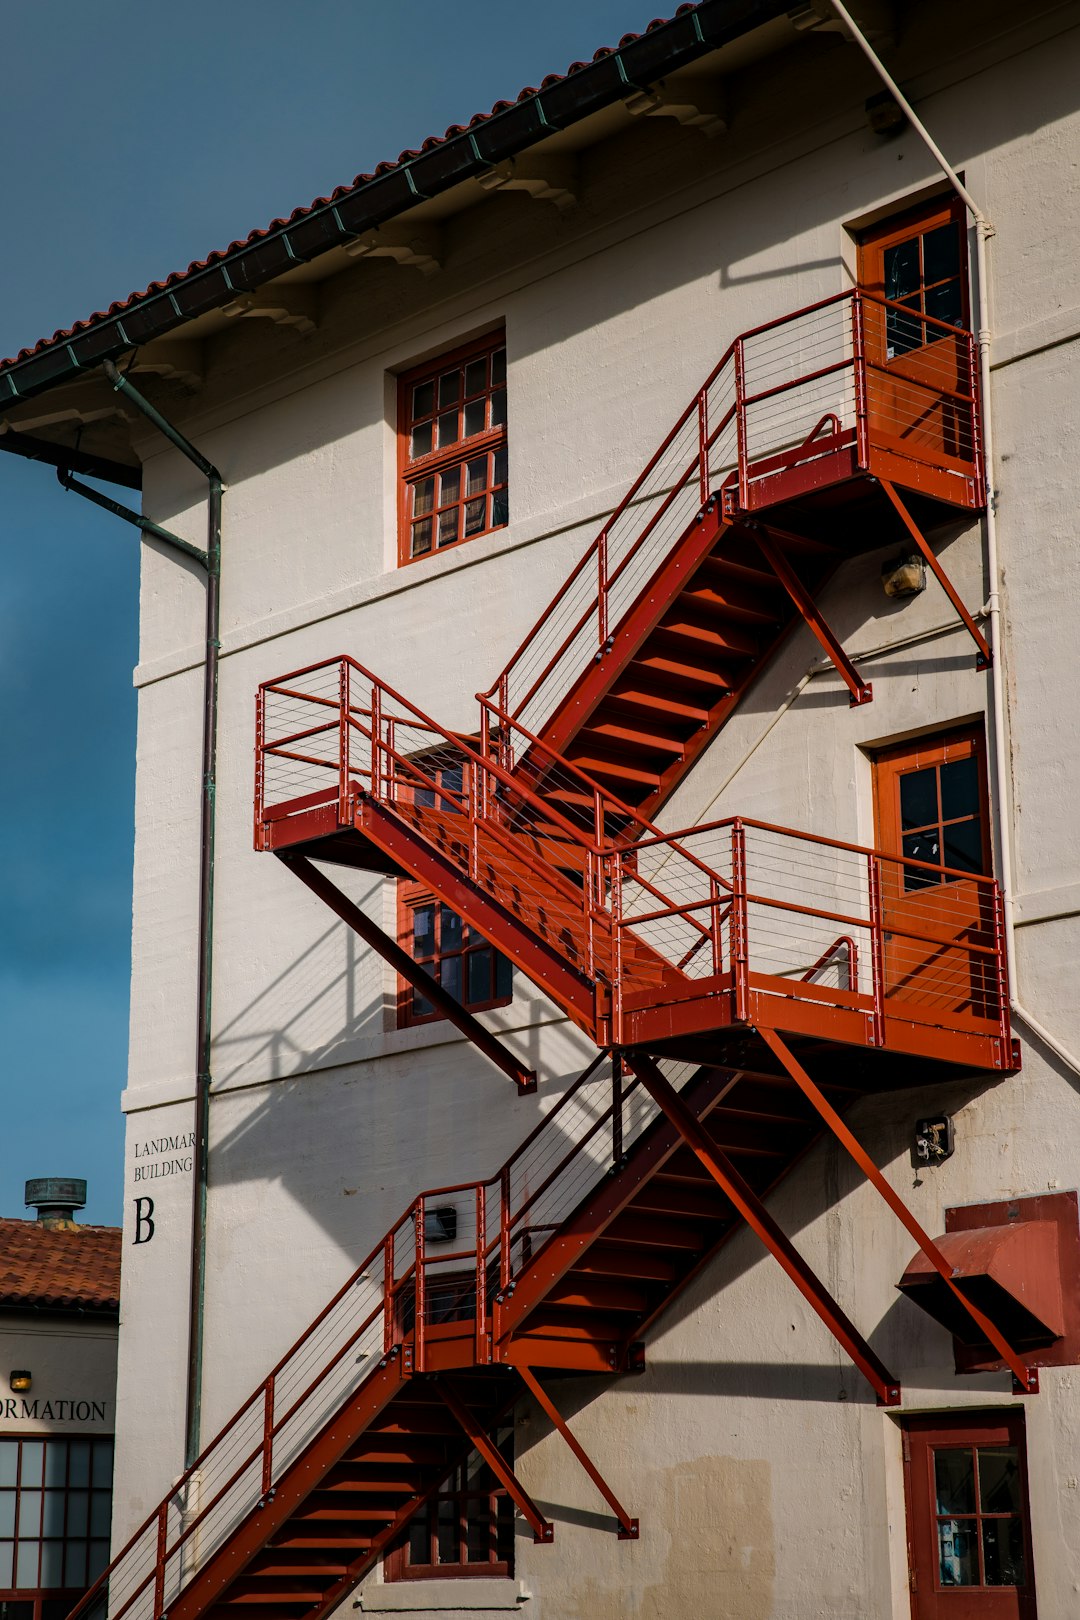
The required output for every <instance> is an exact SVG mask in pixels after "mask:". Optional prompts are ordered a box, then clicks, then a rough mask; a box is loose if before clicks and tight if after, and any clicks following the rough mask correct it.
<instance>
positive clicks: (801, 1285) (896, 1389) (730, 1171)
mask: <svg viewBox="0 0 1080 1620" xmlns="http://www.w3.org/2000/svg"><path fill="white" fill-rule="evenodd" d="M626 1061H627V1062H628V1063H629V1065H630V1067H631V1068H632V1069H633V1071H634V1073H635V1074H636V1075H637V1077H638V1079H639V1080H640V1081H641V1083H642V1085H643V1086H644V1087H645V1089H646V1091H648V1093H649V1094H650V1096H651V1097H652V1098H653V1099H654V1101H655V1102H656V1103H657V1105H658V1106H659V1107H660V1108H661V1109H662V1110H663V1112H664V1113H665V1114H666V1115H667V1117H668V1119H669V1120H670V1121H671V1123H672V1124H673V1125H674V1126H675V1129H676V1130H677V1131H678V1132H679V1135H680V1136H681V1137H682V1138H683V1140H684V1142H685V1143H686V1145H687V1147H688V1148H690V1150H691V1152H693V1153H694V1154H695V1155H696V1157H697V1158H698V1159H699V1160H700V1162H701V1163H702V1164H703V1165H704V1166H705V1169H706V1170H707V1171H708V1172H709V1174H710V1175H711V1176H712V1178H713V1180H714V1181H715V1182H716V1184H717V1186H718V1187H719V1188H720V1190H721V1191H722V1192H723V1193H724V1194H725V1195H726V1196H727V1197H728V1198H729V1199H730V1200H731V1202H732V1203H733V1204H734V1206H735V1208H736V1209H737V1210H738V1212H739V1214H740V1215H741V1216H742V1218H743V1220H744V1221H745V1222H746V1223H747V1225H748V1226H749V1227H751V1229H752V1230H753V1231H754V1232H756V1233H757V1235H758V1237H759V1238H760V1239H761V1241H762V1243H764V1245H765V1247H766V1248H767V1249H768V1251H769V1253H770V1254H771V1255H772V1256H773V1257H774V1258H775V1259H777V1260H779V1262H780V1264H781V1266H783V1268H784V1270H785V1271H786V1272H787V1274H788V1276H789V1277H790V1278H791V1280H792V1282H793V1283H794V1284H795V1286H796V1288H797V1289H798V1290H799V1292H800V1294H802V1296H803V1298H804V1299H805V1300H806V1301H807V1302H808V1303H809V1304H810V1305H812V1306H813V1308H814V1310H815V1311H816V1312H817V1314H818V1316H819V1317H820V1318H821V1320H822V1321H823V1322H824V1324H825V1326H826V1327H827V1328H828V1329H829V1332H830V1333H831V1334H832V1335H833V1337H834V1338H835V1339H836V1340H837V1341H838V1343H839V1344H840V1345H841V1346H842V1347H843V1349H844V1350H845V1351H846V1353H847V1354H848V1355H849V1356H850V1358H851V1360H852V1361H853V1362H854V1363H855V1365H856V1367H858V1369H859V1371H860V1372H861V1373H862V1375H863V1377H864V1378H865V1379H866V1381H867V1383H868V1384H869V1385H870V1387H871V1389H872V1390H873V1391H874V1394H875V1395H876V1396H877V1399H878V1404H879V1405H880V1406H897V1405H899V1402H900V1385H899V1383H898V1382H897V1380H896V1379H895V1378H894V1377H893V1376H892V1374H891V1373H890V1372H889V1370H888V1368H887V1367H886V1366H885V1364H884V1362H882V1361H881V1360H880V1358H879V1357H878V1356H877V1355H876V1354H875V1353H874V1351H873V1350H871V1348H870V1346H869V1345H868V1344H867V1342H866V1340H865V1339H864V1338H863V1337H862V1335H861V1334H860V1332H859V1330H858V1329H857V1328H856V1327H855V1325H854V1323H853V1322H851V1321H850V1320H849V1318H848V1317H847V1316H846V1315H845V1314H844V1312H843V1311H842V1310H841V1308H840V1306H839V1305H838V1304H837V1303H836V1301H835V1300H834V1299H833V1297H832V1295H831V1294H830V1293H829V1291H828V1289H827V1288H826V1287H825V1285H824V1283H823V1282H821V1280H820V1279H819V1278H818V1277H817V1276H816V1275H815V1273H814V1272H813V1271H811V1269H810V1267H809V1266H808V1265H807V1263H806V1261H805V1260H804V1259H803V1257H802V1255H801V1254H799V1252H798V1251H797V1249H796V1248H795V1247H794V1245H793V1244H792V1243H791V1241H790V1240H789V1239H788V1237H787V1236H786V1234H785V1233H784V1232H782V1231H781V1230H780V1227H779V1226H778V1225H777V1224H776V1222H775V1220H774V1219H773V1217H772V1216H771V1215H770V1214H769V1212H768V1210H767V1209H766V1208H765V1206H764V1204H763V1203H762V1202H761V1199H760V1198H759V1197H758V1195H757V1193H756V1192H755V1191H754V1189H753V1188H752V1187H751V1186H750V1184H749V1182H747V1181H745V1180H744V1179H743V1177H742V1176H741V1175H740V1174H739V1172H738V1171H737V1170H736V1169H735V1166H734V1165H733V1164H732V1163H731V1161H730V1159H728V1157H727V1155H726V1154H725V1153H724V1152H722V1150H721V1149H720V1148H718V1147H717V1145H716V1143H715V1142H714V1141H713V1139H712V1137H711V1136H710V1135H709V1133H708V1132H707V1131H706V1129H705V1127H704V1126H703V1125H702V1123H701V1121H700V1120H698V1119H697V1118H696V1117H695V1116H694V1114H692V1113H691V1111H690V1109H689V1108H688V1107H687V1106H686V1104H685V1102H683V1099H682V1098H681V1097H680V1096H679V1093H678V1092H677V1091H676V1090H675V1088H674V1087H673V1086H672V1085H670V1084H669V1083H668V1081H667V1080H666V1079H665V1078H664V1075H663V1073H662V1072H661V1070H660V1069H659V1067H658V1066H657V1064H656V1063H654V1061H653V1060H652V1058H650V1057H646V1056H644V1055H643V1054H640V1053H637V1052H633V1053H631V1052H627V1053H626Z"/></svg>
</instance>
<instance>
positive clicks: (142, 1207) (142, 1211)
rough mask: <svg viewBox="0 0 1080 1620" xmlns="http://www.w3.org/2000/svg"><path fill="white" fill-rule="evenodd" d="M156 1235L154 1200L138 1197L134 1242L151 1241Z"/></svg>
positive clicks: (136, 1201)
mask: <svg viewBox="0 0 1080 1620" xmlns="http://www.w3.org/2000/svg"><path fill="white" fill-rule="evenodd" d="M153 1235H154V1200H153V1199H152V1198H136V1200H135V1236H134V1238H133V1239H132V1242H134V1243H149V1242H150V1239H151V1238H152V1237H153Z"/></svg>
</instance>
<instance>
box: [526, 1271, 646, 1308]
mask: <svg viewBox="0 0 1080 1620" xmlns="http://www.w3.org/2000/svg"><path fill="white" fill-rule="evenodd" d="M651 1297H652V1296H651V1295H650V1294H649V1293H647V1292H646V1290H645V1289H643V1288H639V1287H634V1286H632V1284H631V1283H630V1281H629V1280H627V1281H626V1282H620V1281H615V1280H614V1279H610V1278H604V1277H590V1276H583V1275H581V1274H579V1273H577V1272H570V1273H568V1274H567V1276H566V1277H564V1278H563V1279H562V1281H561V1282H558V1283H556V1284H555V1286H554V1288H552V1289H551V1291H550V1293H549V1294H548V1295H547V1299H546V1301H545V1303H546V1304H549V1305H557V1306H561V1307H564V1308H566V1309H568V1310H575V1311H629V1312H630V1313H631V1315H634V1316H641V1315H643V1314H644V1312H645V1310H646V1308H647V1307H648V1304H649V1301H650V1299H651Z"/></svg>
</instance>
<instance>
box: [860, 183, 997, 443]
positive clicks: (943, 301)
mask: <svg viewBox="0 0 1080 1620" xmlns="http://www.w3.org/2000/svg"><path fill="white" fill-rule="evenodd" d="M859 286H860V287H861V288H862V290H863V291H864V292H866V293H868V294H870V297H869V298H868V299H867V300H866V301H865V302H864V305H863V321H864V343H865V350H866V399H867V415H868V420H869V426H870V429H871V436H872V438H873V440H874V442H876V443H879V444H882V445H883V446H885V447H887V448H892V449H894V450H896V451H897V452H898V453H900V454H905V453H906V454H908V455H914V456H916V457H917V458H918V459H920V460H928V459H930V460H933V461H934V462H935V463H937V462H944V463H945V464H947V465H950V464H955V465H956V466H957V467H958V469H959V470H965V471H966V470H968V466H969V464H970V463H971V462H972V460H973V459H974V445H973V435H972V428H973V417H972V410H971V406H970V404H969V403H968V400H967V398H965V396H967V397H968V398H969V397H970V395H971V393H972V389H973V379H972V376H971V369H970V351H969V347H968V344H967V341H966V340H965V341H963V342H960V341H958V340H957V338H956V337H955V336H954V332H955V331H958V330H964V331H966V330H967V329H968V327H969V324H970V322H969V313H968V278H967V259H966V233H965V219H964V209H963V205H962V204H961V203H960V202H959V200H958V199H939V200H938V201H937V202H936V203H934V204H932V205H930V206H928V207H923V208H920V209H916V210H914V211H911V212H908V213H906V214H903V215H899V216H896V217H894V218H892V219H890V220H886V221H884V222H883V223H882V224H880V225H877V226H875V227H874V228H873V229H872V230H870V231H867V232H866V233H865V234H864V235H863V237H862V238H861V239H860V242H859Z"/></svg>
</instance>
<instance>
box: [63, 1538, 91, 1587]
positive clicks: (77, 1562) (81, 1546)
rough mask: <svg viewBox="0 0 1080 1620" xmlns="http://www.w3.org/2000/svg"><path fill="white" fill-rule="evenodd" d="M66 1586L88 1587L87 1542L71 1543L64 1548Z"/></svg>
mask: <svg viewBox="0 0 1080 1620" xmlns="http://www.w3.org/2000/svg"><path fill="white" fill-rule="evenodd" d="M64 1585H65V1586H85V1585H86V1542H85V1541H69V1542H67V1543H66V1544H65V1548H64Z"/></svg>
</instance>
